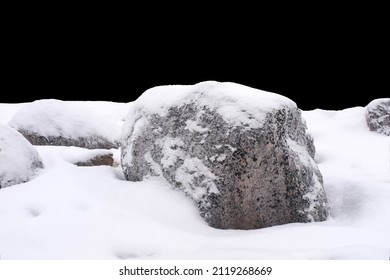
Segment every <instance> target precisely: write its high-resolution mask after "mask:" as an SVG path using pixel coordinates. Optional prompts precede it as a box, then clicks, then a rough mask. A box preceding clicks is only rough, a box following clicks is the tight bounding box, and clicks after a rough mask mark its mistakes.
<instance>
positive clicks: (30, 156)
mask: <svg viewBox="0 0 390 280" xmlns="http://www.w3.org/2000/svg"><path fill="white" fill-rule="evenodd" d="M42 167H43V164H42V160H41V157H40V156H39V154H38V152H37V151H36V150H35V148H34V147H33V146H32V145H31V144H30V143H29V142H28V141H27V140H26V139H25V138H24V137H23V136H22V135H21V134H20V133H18V132H17V131H16V130H14V129H13V128H10V127H8V126H5V125H2V124H0V188H4V187H8V186H11V185H15V184H20V183H24V182H27V181H29V180H30V179H31V178H32V177H33V176H34V175H35V173H36V171H37V169H38V168H42Z"/></svg>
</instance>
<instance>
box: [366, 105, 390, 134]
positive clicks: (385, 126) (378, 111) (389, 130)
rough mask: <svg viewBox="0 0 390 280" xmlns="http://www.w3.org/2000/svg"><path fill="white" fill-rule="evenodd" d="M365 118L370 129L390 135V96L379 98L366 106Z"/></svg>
mask: <svg viewBox="0 0 390 280" xmlns="http://www.w3.org/2000/svg"><path fill="white" fill-rule="evenodd" d="M366 120H367V124H368V127H369V128H370V130H371V131H375V132H378V133H382V134H385V135H388V136H390V98H379V99H375V100H373V101H371V102H370V103H369V104H368V105H367V106H366Z"/></svg>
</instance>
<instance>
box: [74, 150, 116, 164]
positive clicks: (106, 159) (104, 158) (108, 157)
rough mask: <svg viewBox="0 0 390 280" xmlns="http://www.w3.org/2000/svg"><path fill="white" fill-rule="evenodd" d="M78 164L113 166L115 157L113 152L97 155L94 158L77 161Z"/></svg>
mask: <svg viewBox="0 0 390 280" xmlns="http://www.w3.org/2000/svg"><path fill="white" fill-rule="evenodd" d="M75 164H76V165H77V166H99V165H108V166H113V164H114V158H113V154H112V153H107V154H102V155H96V156H94V157H92V158H88V159H85V160H82V161H78V162H76V163H75Z"/></svg>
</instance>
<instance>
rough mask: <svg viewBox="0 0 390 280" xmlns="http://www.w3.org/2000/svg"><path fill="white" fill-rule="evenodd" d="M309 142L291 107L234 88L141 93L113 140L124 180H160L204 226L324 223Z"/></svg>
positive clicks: (218, 85) (211, 84)
mask: <svg viewBox="0 0 390 280" xmlns="http://www.w3.org/2000/svg"><path fill="white" fill-rule="evenodd" d="M314 153H315V149H314V145H313V139H312V138H311V137H310V135H308V133H307V131H306V126H305V124H304V122H303V120H302V117H301V112H300V110H299V109H298V108H297V107H296V104H295V103H294V102H292V101H291V100H289V99H287V98H285V97H283V96H280V95H277V94H273V93H269V92H263V91H260V90H256V89H252V88H249V87H245V86H243V85H238V84H233V83H218V82H203V83H199V84H196V85H193V86H165V87H156V88H152V89H150V90H148V91H146V92H145V93H144V94H143V95H142V96H141V97H140V98H138V99H137V100H136V101H135V102H134V104H133V107H132V109H131V110H130V112H129V115H128V119H127V120H126V122H125V126H124V129H123V133H122V154H121V159H122V168H123V171H124V174H125V178H126V179H127V180H130V181H141V180H143V179H144V178H146V177H150V176H162V177H164V178H165V179H166V180H167V181H168V182H169V183H170V184H171V185H172V186H173V188H174V189H177V190H180V191H182V192H184V193H185V194H186V195H187V196H188V197H190V198H191V199H192V200H193V201H194V202H195V203H196V205H197V207H198V209H199V211H200V214H201V216H202V217H204V219H205V220H206V221H207V222H208V223H209V224H210V225H211V226H213V227H216V228H221V229H256V228H263V227H269V226H273V225H280V224H285V223H293V222H311V221H323V220H325V219H327V217H328V215H329V212H330V211H329V206H328V204H327V199H326V195H325V191H324V188H323V186H322V176H321V174H320V172H319V170H318V168H317V166H316V164H315V162H314V160H313V157H314Z"/></svg>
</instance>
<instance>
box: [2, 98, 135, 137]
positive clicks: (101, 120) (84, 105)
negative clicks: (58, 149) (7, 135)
mask: <svg viewBox="0 0 390 280" xmlns="http://www.w3.org/2000/svg"><path fill="white" fill-rule="evenodd" d="M119 105H121V106H119ZM128 108H129V104H128V103H123V105H122V104H111V103H110V102H103V101H102V102H98V101H93V102H87V101H61V100H56V99H44V100H37V101H34V102H32V103H31V104H28V105H25V106H23V107H22V108H20V110H19V111H18V112H17V113H16V114H15V115H14V117H13V118H12V119H11V121H10V126H12V127H14V128H16V129H24V130H30V131H34V132H37V133H39V134H40V135H43V136H45V137H48V136H57V135H61V136H63V137H80V136H88V135H101V136H103V137H105V138H106V139H108V140H110V141H115V140H117V139H118V138H119V136H120V131H121V129H122V125H123V119H124V116H126V113H127V111H128Z"/></svg>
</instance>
